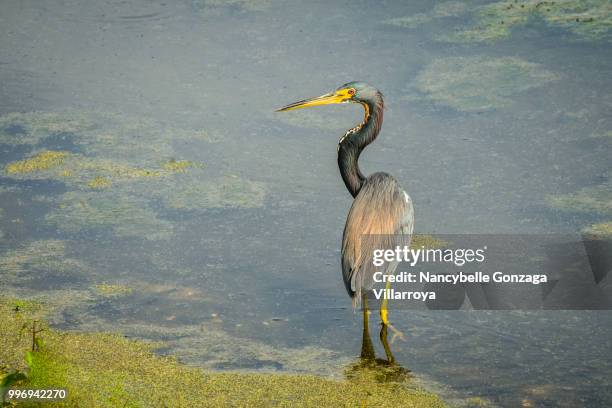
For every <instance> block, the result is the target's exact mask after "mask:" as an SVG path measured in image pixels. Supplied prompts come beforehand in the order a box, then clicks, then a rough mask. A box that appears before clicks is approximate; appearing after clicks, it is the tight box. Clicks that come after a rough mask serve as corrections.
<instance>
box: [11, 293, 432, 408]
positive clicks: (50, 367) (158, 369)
mask: <svg viewBox="0 0 612 408" xmlns="http://www.w3.org/2000/svg"><path fill="white" fill-rule="evenodd" d="M0 315H2V316H3V319H0V343H1V344H2V345H3V347H1V348H0V361H1V362H2V365H0V380H1V379H2V378H3V377H5V376H6V375H7V374H8V373H10V372H12V371H13V370H20V371H24V372H25V371H27V372H28V375H27V379H26V380H24V382H23V383H22V384H20V385H22V386H27V387H28V388H53V387H55V388H65V389H66V390H67V396H68V397H67V399H66V400H65V401H62V402H56V403H55V405H58V406H60V405H61V406H63V407H69V408H70V407H80V406H105V407H135V406H146V407H148V406H164V405H167V403H168V396H172V406H177V407H182V406H210V407H216V406H219V407H220V406H228V405H236V406H271V405H274V406H304V407H311V406H317V407H337V406H361V405H367V406H380V407H394V406H413V407H423V408H425V407H429V408H437V407H443V406H444V403H443V402H442V400H440V399H439V398H438V397H436V396H435V395H432V394H429V393H426V392H424V391H422V390H412V389H408V388H405V387H402V386H400V385H398V384H380V383H374V382H367V381H364V382H359V383H356V382H352V381H336V380H330V379H324V378H320V377H315V376H312V375H291V376H288V375H277V374H269V373H263V374H261V373H238V372H225V373H215V372H210V371H203V370H200V369H197V368H193V367H187V366H185V365H182V364H180V363H178V362H177V361H176V360H175V359H174V358H170V357H160V356H156V355H154V354H153V349H154V348H155V347H156V346H159V344H152V343H145V342H142V341H133V340H128V339H125V338H123V337H122V336H120V335H114V334H108V333H92V334H79V333H73V332H60V331H57V330H53V329H50V328H46V327H45V331H43V332H41V333H39V337H40V338H41V339H42V340H43V341H42V343H41V344H42V347H41V348H40V349H39V351H37V352H34V353H32V354H31V356H30V358H29V362H28V364H27V365H26V362H25V360H24V357H23V356H24V354H25V352H27V351H29V350H31V347H32V337H31V336H30V335H28V333H27V332H26V333H25V334H24V335H21V333H22V332H23V328H24V327H25V328H26V329H28V328H30V327H31V324H32V321H33V319H34V318H35V317H34V316H32V315H30V314H28V313H26V312H24V313H21V312H19V313H15V312H14V311H13V310H12V308H11V306H10V302H6V301H4V300H2V299H0ZM38 324H44V323H38ZM39 327H40V326H39ZM43 327H44V326H43ZM26 369H27V370H26Z"/></svg>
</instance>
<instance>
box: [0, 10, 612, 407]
mask: <svg viewBox="0 0 612 408" xmlns="http://www.w3.org/2000/svg"><path fill="white" fill-rule="evenodd" d="M460 4H463V3H460ZM478 4H482V2H480V3H478ZM604 4H605V2H604ZM462 7H465V10H467V11H461V12H458V14H457V15H450V16H443V17H440V16H437V17H431V18H430V17H426V18H425V20H427V21H425V22H424V23H419V24H418V25H416V26H415V27H401V26H397V25H393V24H388V20H389V19H392V18H396V17H402V16H413V15H416V14H417V13H424V14H425V15H427V16H431V15H433V14H432V13H434V12H433V11H432V10H433V9H432V5H431V2H428V1H421V2H410V4H401V3H400V2H383V3H381V2H373V1H372V2H368V1H362V2H351V3H346V2H335V3H333V4H329V2H306V3H301V4H298V3H295V4H294V3H293V2H290V3H286V2H281V1H276V0H270V1H266V0H252V1H248V0H245V1H227V2H222V1H209V2H206V1H205V0H193V1H181V2H176V3H175V2H172V3H171V2H168V3H164V2H159V1H152V2H149V1H132V2H123V1H99V2H95V3H94V2H91V4H85V3H83V2H78V1H47V2H44V4H41V3H39V2H29V1H21V2H8V1H7V2H2V3H1V10H2V12H1V13H0V33H1V35H0V50H1V51H2V52H1V53H0V114H2V115H4V116H3V118H4V119H3V121H2V122H1V123H2V126H3V127H2V128H0V131H1V132H2V133H1V135H2V136H1V138H2V142H3V143H2V144H1V145H0V160H1V164H2V166H3V167H4V166H6V165H8V164H9V163H11V162H15V161H17V160H23V159H27V158H28V157H31V156H32V155H34V154H35V153H37V152H40V151H42V150H54V151H65V152H69V153H70V154H71V156H68V159H67V161H66V162H65V163H63V164H62V165H61V166H68V167H69V170H70V175H66V174H62V173H61V172H60V171H59V170H58V172H54V171H55V170H54V169H53V168H51V169H48V170H41V171H38V172H31V173H24V174H21V173H15V174H11V173H9V172H8V170H7V169H8V167H4V168H5V169H4V170H3V172H2V178H1V179H0V183H1V186H2V187H1V188H2V190H0V194H1V202H0V203H1V206H2V212H1V213H0V223H1V224H0V225H1V228H0V232H1V234H0V237H2V238H1V239H2V241H1V245H2V248H3V252H4V253H3V258H2V259H3V261H2V272H1V273H2V274H3V275H4V276H3V279H2V281H1V285H2V290H3V292H4V293H8V294H10V295H12V296H38V297H44V299H45V300H46V301H47V302H48V304H49V305H50V306H49V307H50V308H51V309H52V310H54V314H53V316H54V321H55V323H56V324H57V325H58V326H60V327H62V328H66V329H74V330H100V329H102V330H113V331H114V330H119V331H122V332H123V333H125V334H126V335H129V336H138V337H144V338H151V339H164V340H167V344H168V347H167V349H164V350H163V351H164V352H168V353H172V354H177V355H178V356H179V357H180V358H181V359H182V360H183V361H185V362H187V363H189V364H193V365H201V366H205V367H212V368H218V369H237V368H238V369H264V370H286V371H300V372H315V373H321V374H329V375H341V374H342V370H343V367H344V366H345V365H348V364H349V363H351V362H352V361H354V360H355V359H356V358H357V356H358V355H359V351H360V346H361V320H360V318H361V315H360V314H359V313H354V312H353V311H352V309H351V305H350V300H349V299H348V297H347V296H346V295H345V291H344V288H343V285H342V282H341V277H340V271H339V241H340V238H341V234H342V228H343V225H344V219H345V217H346V214H347V212H348V208H349V206H350V203H351V198H350V195H349V194H348V193H347V192H346V190H345V188H344V186H343V185H342V182H341V180H340V178H339V175H338V170H337V168H336V143H337V140H338V138H339V137H340V136H341V135H342V134H343V132H344V130H345V129H348V128H350V127H352V126H354V124H355V123H357V122H358V121H360V120H361V112H360V111H359V107H357V106H338V107H328V108H326V109H317V110H310V111H303V112H300V111H298V112H291V113H284V114H277V113H274V112H273V111H274V109H276V108H278V107H279V106H282V105H284V104H286V103H289V102H292V101H294V100H298V99H302V98H304V97H307V96H314V95H318V94H322V93H324V92H327V91H328V90H330V89H333V88H335V87H337V86H339V85H341V84H342V83H345V82H348V81H350V80H355V79H359V80H364V81H367V82H369V83H371V84H373V85H375V86H376V87H378V88H379V89H381V90H382V91H383V93H384V94H385V97H386V111H385V123H384V126H383V132H382V134H381V136H380V138H379V139H378V140H377V141H376V143H375V144H373V145H372V146H370V147H369V148H368V149H367V150H366V151H365V153H364V154H363V155H362V158H361V166H362V169H363V170H364V172H365V173H372V172H374V171H387V172H389V173H391V174H393V175H394V176H396V177H397V178H398V180H399V181H400V183H401V184H402V185H403V187H404V188H405V189H406V190H407V191H409V193H410V195H411V196H412V198H413V201H414V203H415V208H416V229H417V231H419V232H423V233H543V232H552V233H575V232H577V231H580V230H582V229H584V228H588V227H589V226H590V225H591V224H597V223H605V222H609V220H610V216H611V215H612V214H611V213H610V210H609V206H608V207H606V200H607V201H608V202H609V199H610V181H609V177H610V168H611V166H610V165H611V164H612V163H611V161H610V157H612V156H611V153H612V151H611V140H612V139H611V138H610V131H611V127H612V116H611V115H610V112H611V111H612V110H611V108H612V96H611V95H612V92H611V91H612V89H611V88H612V85H611V82H610V72H611V69H612V53H610V42H609V37H603V38H591V37H588V36H585V35H581V33H582V31H580V30H579V31H577V32H574V31H572V30H571V29H567V28H565V27H560V26H554V25H553V26H551V25H550V24H547V23H546V21H545V19H544V18H537V17H534V18H532V19H530V20H529V21H528V22H526V23H525V24H524V25H518V26H516V27H514V29H513V30H512V31H511V32H510V34H509V35H508V36H506V37H501V38H497V39H495V41H493V42H449V41H442V40H441V39H440V38H442V37H443V36H444V35H450V34H452V33H454V32H456V31H457V30H461V29H465V27H471V26H472V25H474V24H476V25H477V24H478V21H477V14H476V13H477V12H475V11H471V10H474V8H475V7H477V4H476V3H469V2H468V3H465V4H464V6H462ZM462 7H459V8H453V10H464V9H463V8H462ZM455 12H456V11H455ZM428 13H429V14H428ZM439 14H440V13H439ZM474 21H476V22H474ZM581 27H582V26H581ZM507 58H513V59H512V60H508V59H507ZM482 66H484V67H485V68H484V70H482V71H479V69H482ZM462 67H467V68H465V69H464V70H463V69H462ZM507 67H510V68H507ZM506 69H508V70H507V71H506ZM474 72H476V73H477V74H476V75H474V74H473V73H474ZM491 72H501V74H499V75H495V74H491ZM459 75H464V77H463V79H462V81H459V83H458V85H457V83H456V82H453V81H456V80H457V76H459ZM470 75H472V76H470ZM447 81H448V82H447ZM479 81H482V82H483V83H484V84H485V85H486V86H484V85H483V86H480V85H479ZM487 81H488V82H487ZM506 81H507V82H506ZM439 84H442V85H445V86H442V87H441V88H438V87H437V85H439ZM483 87H484V89H483ZM474 92H476V94H475V95H474ZM12 112H22V113H24V114H21V115H19V114H18V115H13V116H6V115H8V114H10V113H12ZM29 112H39V113H29ZM45 112H59V114H58V115H56V116H53V115H51V116H49V115H48V114H47V113H45ZM45 115H47V116H45ZM75 157H77V159H74V158H75ZM172 160H187V161H189V162H190V163H194V165H193V166H190V167H189V168H187V169H186V171H185V172H182V171H174V170H168V168H166V167H164V166H165V165H167V164H169V163H174V162H173V161H172ZM92 163H93V164H92ZM61 166H60V167H59V169H63V167H61ZM118 166H123V167H120V168H119V167H118ZM118 168H119V170H118ZM144 168H146V169H152V170H151V171H155V172H160V174H159V175H157V176H155V177H150V178H147V177H145V176H142V175H140V173H138V175H135V173H134V171H136V170H137V169H144ZM135 169H136V170H135ZM65 171H68V170H65ZM100 175H101V176H103V177H106V178H108V179H109V180H111V181H112V186H111V187H110V188H106V189H104V188H102V189H100V190H98V189H96V188H93V187H91V186H90V185H89V184H88V183H89V182H90V181H91V180H92V179H93V177H94V176H100ZM593 189H594V190H593ZM593 191H598V192H599V193H598V194H599V196H598V197H600V198H598V199H597V200H595V204H593V202H592V201H590V200H580V197H582V196H585V195H586V196H587V197H590V196H592V195H593V194H594V193H593ZM581 194H582V196H581ZM551 197H552V198H551ZM555 197H557V198H558V197H561V199H557V200H556V201H555ZM577 197H578V198H577ZM598 200H599V201H598ZM100 202H102V203H106V204H104V205H101V204H99V203H100ZM117 203H119V204H117ZM555 203H556V204H555ZM26 254H29V255H28V256H26ZM101 283H109V284H118V285H125V286H127V287H128V288H130V289H131V292H130V291H129V290H127V291H119V292H120V293H116V294H108V293H106V294H105V293H100V291H98V290H96V289H95V287H96V285H99V284H101ZM391 313H392V320H393V321H394V323H395V325H396V326H398V327H400V328H402V330H403V331H404V332H405V333H406V335H407V341H406V342H401V341H397V342H395V343H394V344H393V351H394V353H395V355H396V358H397V359H398V361H399V362H400V364H402V365H403V366H404V367H406V368H407V369H410V370H412V374H414V376H415V377H416V378H417V379H421V381H423V382H424V383H426V384H428V386H430V387H434V388H436V390H437V391H439V392H441V393H442V394H443V396H445V397H446V398H447V399H449V401H456V400H460V399H465V398H468V397H481V398H483V399H485V400H487V401H490V402H491V403H492V404H495V405H500V406H519V405H522V406H568V407H570V406H571V407H574V406H608V405H611V404H612V392H611V391H610V389H611V388H610V380H609V379H610V378H612V377H611V374H612V367H611V363H610V352H611V351H612V347H611V345H610V339H611V338H612V336H611V335H612V314H610V313H609V312H423V311H418V312H416V311H407V310H397V311H392V312H391ZM373 337H374V338H376V337H377V333H373ZM378 351H379V353H380V352H382V349H380V350H378Z"/></svg>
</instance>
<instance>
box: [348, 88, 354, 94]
mask: <svg viewBox="0 0 612 408" xmlns="http://www.w3.org/2000/svg"><path fill="white" fill-rule="evenodd" d="M347 92H348V94H349V95H355V89H353V88H351V89H349V90H348V91H347Z"/></svg>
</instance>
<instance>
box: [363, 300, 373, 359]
mask: <svg viewBox="0 0 612 408" xmlns="http://www.w3.org/2000/svg"><path fill="white" fill-rule="evenodd" d="M361 307H362V308H363V340H362V341H361V358H363V359H367V360H374V358H376V355H375V354H374V344H373V343H372V339H371V338H370V309H368V296H367V294H363V295H362V297H361Z"/></svg>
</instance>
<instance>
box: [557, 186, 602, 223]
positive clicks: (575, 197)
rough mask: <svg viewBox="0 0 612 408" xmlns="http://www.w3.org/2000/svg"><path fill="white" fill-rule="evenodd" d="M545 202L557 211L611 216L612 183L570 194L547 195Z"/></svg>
mask: <svg viewBox="0 0 612 408" xmlns="http://www.w3.org/2000/svg"><path fill="white" fill-rule="evenodd" d="M546 201H547V202H548V204H549V205H550V206H551V207H552V208H555V209H558V210H563V211H572V212H579V213H599V214H602V215H612V183H610V182H607V183H604V184H600V185H596V186H591V187H585V188H583V189H581V190H579V191H577V192H576V193H572V194H564V195H558V196H554V195H549V196H547V197H546Z"/></svg>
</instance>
